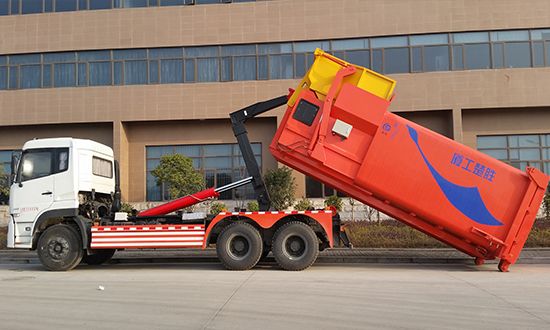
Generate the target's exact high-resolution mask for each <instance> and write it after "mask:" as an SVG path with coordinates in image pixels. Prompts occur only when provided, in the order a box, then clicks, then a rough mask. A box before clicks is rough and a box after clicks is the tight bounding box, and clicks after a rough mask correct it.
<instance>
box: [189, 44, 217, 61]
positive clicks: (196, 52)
mask: <svg viewBox="0 0 550 330" xmlns="http://www.w3.org/2000/svg"><path fill="white" fill-rule="evenodd" d="M218 52H219V47H217V46H202V47H187V48H185V57H188V58H189V57H214V56H218V55H219V54H218Z"/></svg>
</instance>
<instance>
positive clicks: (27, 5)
mask: <svg viewBox="0 0 550 330" xmlns="http://www.w3.org/2000/svg"><path fill="white" fill-rule="evenodd" d="M41 12H42V0H22V2H21V13H22V14H33V13H41Z"/></svg>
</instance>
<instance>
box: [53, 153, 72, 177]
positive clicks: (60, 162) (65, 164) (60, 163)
mask: <svg viewBox="0 0 550 330" xmlns="http://www.w3.org/2000/svg"><path fill="white" fill-rule="evenodd" d="M58 150H59V151H58V155H57V169H56V172H57V173H59V172H63V171H66V170H67V169H68V168H69V150H68V149H58Z"/></svg>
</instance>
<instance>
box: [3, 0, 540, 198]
mask: <svg viewBox="0 0 550 330" xmlns="http://www.w3.org/2000/svg"><path fill="white" fill-rule="evenodd" d="M548 27H550V1H548V0H530V1H528V4H526V2H524V1H512V0H485V1H477V0H462V1H456V0H440V1H433V0H400V1H392V0H370V1H365V0H341V1H333V0H270V1H257V2H250V3H235V4H230V5H227V4H219V5H204V6H202V5H197V6H176V7H158V8H135V9H116V10H96V11H80V12H66V13H48V14H36V15H14V16H2V17H0V54H3V55H4V54H19V53H32V52H48V51H69V50H70V51H75V50H90V49H120V48H138V47H165V46H167V47H168V46H191V45H221V44H236V43H262V42H277V41H285V42H286V41H300V40H318V39H337V38H351V37H365V36H369V37H372V36H385V35H399V34H414V33H436V32H457V31H482V30H499V29H515V28H522V29H524V28H548ZM392 77H393V78H394V79H396V80H397V88H396V97H395V100H394V102H393V104H392V106H391V110H392V111H396V112H399V113H400V114H402V115H403V116H404V117H406V118H409V119H411V120H413V121H416V122H418V123H420V124H422V125H426V126H428V127H430V128H432V129H434V130H436V131H438V132H440V133H442V134H444V135H446V136H452V137H454V138H455V139H457V140H459V141H461V140H463V141H464V143H466V144H467V145H470V146H473V147H475V135H476V134H503V133H507V132H514V133H519V132H521V133H534V132H539V131H540V132H545V133H548V132H549V131H550V128H549V126H550V124H548V123H550V120H548V115H547V113H548V111H547V109H548V108H549V107H550V93H548V91H547V89H546V86H549V85H550V68H548V67H546V68H536V69H534V68H527V69H498V70H475V71H452V72H430V73H416V74H396V75H392ZM296 84H297V81H295V80H270V81H243V82H224V83H194V84H170V85H142V86H102V87H85V88H51V89H28V90H16V91H0V150H1V149H4V150H7V149H14V148H20V147H21V145H22V143H23V142H24V141H25V140H28V139H30V138H34V137H49V136H64V135H65V136H75V137H84V138H91V139H94V140H96V141H99V142H102V143H105V144H107V145H110V146H113V148H114V150H115V154H116V157H117V158H118V159H119V161H120V163H121V174H122V177H121V179H122V182H121V183H122V189H123V191H127V192H128V194H127V195H125V198H126V197H127V199H128V200H131V201H140V200H143V199H144V196H145V180H144V178H145V171H144V167H145V156H144V150H145V146H146V145H153V144H189V143H216V142H212V141H221V142H224V143H231V142H234V137H233V135H232V134H231V131H230V127H229V122H228V121H227V120H226V119H227V118H228V114H229V113H230V112H232V111H235V110H237V109H239V108H241V107H244V106H246V105H249V104H252V103H255V102H258V101H261V100H265V99H269V98H272V97H275V96H279V95H284V94H286V93H287V89H288V88H289V87H295V86H296ZM510 108H512V109H515V110H506V111H505V110H502V109H510ZM462 109H467V110H462ZM486 109H500V110H486ZM283 111H284V109H277V110H275V111H273V112H272V113H270V114H269V116H270V117H269V118H268V119H261V120H259V121H257V122H254V125H252V126H253V128H251V130H250V132H251V136H252V137H253V139H257V141H260V142H262V143H263V154H264V168H270V167H275V166H276V163H275V161H274V160H273V158H272V157H271V156H270V155H269V152H268V150H267V146H268V144H269V141H270V140H271V137H272V136H273V133H274V132H275V128H276V120H280V118H281V116H282V114H283ZM417 111H418V112H417ZM275 118H277V119H275ZM495 122H501V124H494V123H495ZM518 122H521V124H517V123H518ZM483 125H487V126H483ZM205 127H208V128H209V129H208V130H204V128H205ZM205 131H206V132H208V133H204V132H205ZM174 133H175V134H174ZM200 141H203V142H200ZM296 177H297V181H298V184H299V187H298V188H299V189H298V193H297V194H298V196H302V195H303V194H304V191H305V187H304V177H303V175H301V174H296Z"/></svg>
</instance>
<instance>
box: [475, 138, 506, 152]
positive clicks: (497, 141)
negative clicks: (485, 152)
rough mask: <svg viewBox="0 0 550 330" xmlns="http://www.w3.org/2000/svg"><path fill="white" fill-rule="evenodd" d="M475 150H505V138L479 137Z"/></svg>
mask: <svg viewBox="0 0 550 330" xmlns="http://www.w3.org/2000/svg"><path fill="white" fill-rule="evenodd" d="M477 148H478V149H485V148H506V136H479V137H478V138H477Z"/></svg>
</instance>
